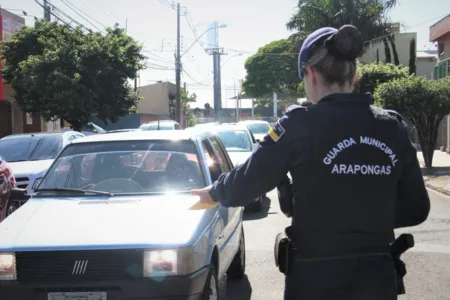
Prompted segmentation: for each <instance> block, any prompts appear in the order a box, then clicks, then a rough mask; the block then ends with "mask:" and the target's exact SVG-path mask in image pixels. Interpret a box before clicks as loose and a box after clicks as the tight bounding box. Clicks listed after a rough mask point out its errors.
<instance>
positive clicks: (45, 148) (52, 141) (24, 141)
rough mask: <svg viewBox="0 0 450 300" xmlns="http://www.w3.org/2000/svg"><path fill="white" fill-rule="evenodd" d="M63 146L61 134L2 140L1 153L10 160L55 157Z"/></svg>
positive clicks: (0, 142) (0, 141)
mask: <svg viewBox="0 0 450 300" xmlns="http://www.w3.org/2000/svg"><path fill="white" fill-rule="evenodd" d="M61 148H62V140H61V136H59V135H56V136H50V137H38V136H34V137H33V136H29V137H17V138H7V139H3V140H0V154H1V155H2V156H3V157H4V158H5V159H6V161H8V162H17V161H29V160H46V159H54V158H55V157H56V156H57V155H58V153H59V151H60V150H61Z"/></svg>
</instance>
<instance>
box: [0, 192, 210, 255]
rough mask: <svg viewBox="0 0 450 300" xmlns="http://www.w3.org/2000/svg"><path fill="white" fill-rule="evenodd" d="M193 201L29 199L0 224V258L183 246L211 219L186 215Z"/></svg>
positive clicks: (166, 197)
mask: <svg viewBox="0 0 450 300" xmlns="http://www.w3.org/2000/svg"><path fill="white" fill-rule="evenodd" d="M197 201H198V197H194V196H191V195H176V196H173V195H172V196H169V195H163V196H147V197H111V198H108V197H89V198H87V197H83V198H82V199H80V198H68V197H65V198H59V199H54V198H32V199H31V200H29V201H28V202H27V203H26V204H25V205H23V206H22V207H21V208H20V209H18V210H17V211H15V212H14V213H13V214H12V215H10V216H9V217H8V218H7V219H5V220H4V221H3V222H2V223H0V237H1V238H0V252H2V251H3V252H5V251H8V250H9V251H30V250H34V251H37V250H70V249H72V250H73V249H105V248H106V249H108V248H151V247H158V246H167V245H186V244H188V243H189V242H190V241H191V239H192V238H194V237H195V236H194V234H195V233H196V229H197V228H198V227H199V225H200V222H202V221H204V220H205V219H204V218H203V217H204V216H206V215H209V216H211V214H212V215H214V213H212V210H213V209H211V210H189V207H191V206H192V205H193V204H194V203H196V202H197ZM205 222H207V220H206V221H205ZM202 226H204V225H202Z"/></svg>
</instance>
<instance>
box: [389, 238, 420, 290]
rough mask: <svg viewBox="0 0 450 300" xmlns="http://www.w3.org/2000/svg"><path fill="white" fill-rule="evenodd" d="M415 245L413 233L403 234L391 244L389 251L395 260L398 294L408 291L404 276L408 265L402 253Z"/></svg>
mask: <svg viewBox="0 0 450 300" xmlns="http://www.w3.org/2000/svg"><path fill="white" fill-rule="evenodd" d="M412 247H414V236H413V235H411V234H401V235H400V236H399V237H398V238H396V239H395V241H394V242H392V244H391V245H390V246H389V252H390V253H391V256H392V258H393V260H394V265H395V272H396V273H397V294H398V295H403V294H405V293H406V290H405V284H404V282H403V277H405V275H406V273H407V271H406V265H405V263H404V262H403V261H402V260H401V258H400V257H401V255H402V254H403V253H405V252H406V251H407V250H408V249H410V248H412Z"/></svg>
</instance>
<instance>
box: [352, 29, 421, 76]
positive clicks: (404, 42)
mask: <svg viewBox="0 0 450 300" xmlns="http://www.w3.org/2000/svg"><path fill="white" fill-rule="evenodd" d="M416 45H417V33H415V32H403V33H400V32H397V33H394V34H393V35H392V36H391V37H383V38H380V39H375V40H373V41H371V42H370V44H369V45H367V48H366V51H365V52H364V54H363V55H362V56H361V57H360V58H359V60H360V62H362V63H365V64H370V63H374V62H379V63H393V64H396V65H402V66H405V67H408V66H409V65H410V59H411V57H412V56H415V55H416V49H417V47H416ZM413 58H414V57H413ZM419 72H421V71H419Z"/></svg>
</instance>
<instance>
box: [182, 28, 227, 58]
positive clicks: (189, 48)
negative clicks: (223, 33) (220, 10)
mask: <svg viewBox="0 0 450 300" xmlns="http://www.w3.org/2000/svg"><path fill="white" fill-rule="evenodd" d="M226 27H227V25H226V24H222V25H219V26H215V27H211V28H209V29H207V30H206V31H205V32H203V33H202V34H201V35H200V36H199V37H198V38H197V39H196V40H195V41H194V42H193V43H192V44H191V45H190V46H189V47H188V48H187V49H186V51H184V52H183V54H181V55H180V58H181V57H183V56H184V55H185V54H186V53H187V52H188V51H189V50H191V48H192V47H193V46H194V45H195V44H196V43H197V42H198V40H200V39H201V38H202V36H204V35H205V34H206V33H207V32H209V31H211V30H214V29H218V28H226Z"/></svg>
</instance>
